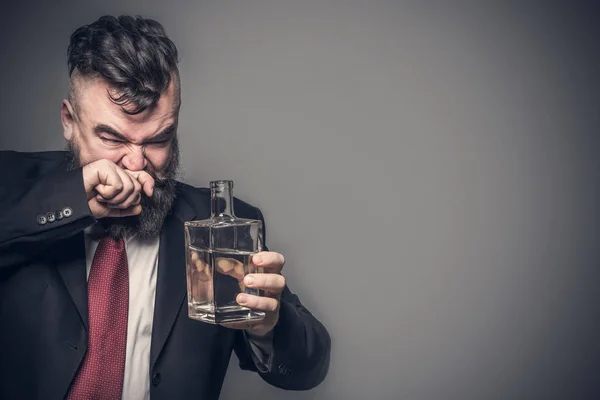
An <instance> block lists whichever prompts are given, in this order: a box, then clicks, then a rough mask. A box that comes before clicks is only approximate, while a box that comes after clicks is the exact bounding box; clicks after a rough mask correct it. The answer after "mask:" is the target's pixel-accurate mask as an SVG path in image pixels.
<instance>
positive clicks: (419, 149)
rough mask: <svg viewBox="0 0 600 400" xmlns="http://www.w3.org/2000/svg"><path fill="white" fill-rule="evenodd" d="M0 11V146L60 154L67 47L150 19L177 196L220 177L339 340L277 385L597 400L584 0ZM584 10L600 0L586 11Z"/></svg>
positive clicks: (591, 32)
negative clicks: (121, 17) (168, 107)
mask: <svg viewBox="0 0 600 400" xmlns="http://www.w3.org/2000/svg"><path fill="white" fill-rule="evenodd" d="M48 3H50V2H42V1H38V2H32V1H19V2H17V1H9V2H6V1H5V2H3V3H2V8H1V10H0V34H1V37H2V43H1V45H0V51H1V53H0V54H2V63H1V66H0V69H1V74H0V88H2V96H1V99H0V101H1V102H2V103H1V107H0V121H2V134H1V139H0V148H2V149H16V150H49V149H61V148H63V140H62V136H61V128H60V120H59V107H60V101H61V100H62V99H63V97H64V96H65V95H66V88H67V70H66V62H65V53H66V47H67V44H68V39H69V34H70V33H71V32H72V31H73V30H74V29H75V28H76V27H77V26H79V25H81V24H85V23H89V22H92V21H93V20H95V19H96V18H98V17H99V16H101V15H103V14H121V13H130V14H142V15H144V16H148V17H154V18H156V19H158V20H159V21H161V22H162V23H163V24H164V25H165V27H166V29H167V31H168V33H169V34H170V35H171V37H172V39H173V40H174V41H175V43H176V44H177V45H178V48H179V50H180V53H181V59H182V61H181V74H182V79H183V89H184V90H183V100H184V103H183V109H182V111H181V125H180V137H181V142H182V157H183V165H184V166H185V181H187V182H190V183H192V184H196V185H203V186H205V185H207V183H208V181H209V180H212V179H233V180H234V181H235V182H236V194H237V195H238V196H239V197H242V198H244V199H245V200H247V201H249V202H252V203H254V204H255V205H257V206H259V207H261V209H262V210H263V211H264V214H265V217H266V220H267V228H268V233H269V243H270V246H271V248H272V249H273V250H276V251H279V252H281V253H283V254H284V255H285V256H286V258H287V263H286V267H285V269H284V272H285V275H286V276H287V278H288V282H289V284H290V286H291V288H292V290H294V291H295V292H297V293H298V294H299V295H300V297H301V299H302V301H303V302H304V303H305V304H306V305H307V306H308V307H309V309H310V310H312V311H313V312H314V314H315V315H316V316H317V317H318V318H320V319H321V320H322V321H323V322H324V323H325V325H326V326H327V327H328V329H329V330H330V332H331V335H332V339H333V352H332V362H331V369H330V373H329V376H328V378H327V380H326V381H325V382H324V383H323V384H322V385H321V386H319V387H318V388H316V389H315V390H312V391H308V392H283V391H281V390H279V389H276V388H273V387H270V386H268V385H267V384H266V383H264V382H262V381H261V380H260V378H258V376H255V375H253V374H251V373H246V372H242V371H240V370H239V369H238V367H237V363H236V362H237V360H236V359H235V358H234V359H233V360H232V361H233V362H232V364H231V368H230V371H229V374H228V376H227V378H226V382H225V388H224V391H223V396H222V398H224V399H240V398H243V397H244V396H246V397H245V398H248V399H281V398H286V399H371V398H373V399H584V398H586V399H591V398H599V396H600V383H598V380H600V376H599V372H598V371H600V369H599V368H600V343H599V337H600V332H599V325H600V323H599V322H598V320H599V317H600V303H599V298H598V297H599V296H598V295H597V292H598V289H597V287H598V286H599V284H600V273H599V272H598V268H597V267H598V260H599V257H598V256H599V251H598V245H597V241H598V233H599V229H598V222H599V221H600V219H599V218H598V217H599V215H598V214H599V213H598V204H599V200H600V190H599V184H598V182H599V181H598V172H599V171H600V169H599V167H600V165H599V164H600V163H599V161H598V150H600V146H599V145H600V140H599V139H598V128H599V126H600V121H599V115H600V113H599V110H598V108H599V107H598V106H599V104H600V102H599V100H600V99H599V97H600V95H599V91H598V88H599V85H598V83H599V82H598V76H599V75H598V74H599V72H600V68H599V67H600V62H599V59H600V57H599V54H600V53H599V51H598V49H599V48H598V38H599V36H598V34H599V33H600V32H599V29H598V28H596V27H595V26H594V25H597V24H598V17H599V16H600V14H599V13H598V12H597V9H596V8H595V7H593V6H591V5H590V6H583V5H582V4H584V3H581V2H571V4H569V3H567V2H565V3H564V4H565V5H564V6H557V5H556V3H553V5H551V6H550V5H548V4H547V3H545V2H540V3H539V4H538V5H525V4H523V3H521V4H519V3H516V2H515V3H513V4H512V5H511V4H509V3H507V2H496V4H495V5H494V4H492V3H486V4H485V5H484V4H483V3H481V2H460V3H459V2H453V3H452V4H451V2H441V1H440V2H435V3H434V2H421V3H418V2H390V1H363V2H351V1H302V2H300V1H295V2H288V1H235V2H232V1H187V2H184V1H170V2H164V1H129V2H127V4H125V2H123V1H116V0H109V1H93V2H80V1H77V2H76V1H70V2H65V1H62V2H60V1H59V2H51V3H52V4H48ZM590 4H592V3H590Z"/></svg>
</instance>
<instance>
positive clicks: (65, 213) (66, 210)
mask: <svg viewBox="0 0 600 400" xmlns="http://www.w3.org/2000/svg"><path fill="white" fill-rule="evenodd" d="M62 213H63V216H64V217H65V218H69V217H70V216H71V215H73V210H71V207H65V208H63V210H62Z"/></svg>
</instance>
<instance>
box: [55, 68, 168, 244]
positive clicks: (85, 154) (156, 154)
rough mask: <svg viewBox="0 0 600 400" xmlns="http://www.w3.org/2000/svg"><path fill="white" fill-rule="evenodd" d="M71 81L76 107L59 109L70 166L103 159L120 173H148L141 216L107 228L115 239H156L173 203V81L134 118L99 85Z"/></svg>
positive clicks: (112, 222) (99, 82)
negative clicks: (151, 182)
mask: <svg viewBox="0 0 600 400" xmlns="http://www.w3.org/2000/svg"><path fill="white" fill-rule="evenodd" d="M75 79H77V81H76V82H75V85H76V90H75V96H74V98H75V99H76V100H75V101H74V103H75V104H71V103H70V102H69V101H67V100H65V101H63V104H62V108H61V119H62V123H63V135H64V137H65V139H66V140H67V142H68V149H69V151H70V153H71V156H72V158H73V164H74V165H73V166H84V165H86V164H89V163H91V162H94V161H97V160H100V159H107V160H110V161H112V162H114V163H115V164H117V165H118V166H119V167H121V168H123V169H127V170H130V171H141V170H144V171H146V172H148V173H149V174H150V175H151V176H152V177H153V178H154V179H155V188H154V194H153V196H152V198H146V197H145V196H143V197H142V203H141V204H142V214H140V215H139V216H136V217H128V218H116V219H114V220H113V219H109V220H108V222H109V223H108V225H109V226H110V228H111V230H112V231H113V232H112V234H114V236H120V235H122V234H123V233H125V232H129V233H138V234H141V235H142V236H148V235H154V234H158V232H160V228H161V226H162V222H163V220H164V217H165V216H166V214H167V213H168V211H169V209H170V207H171V204H172V202H173V199H174V191H175V180H174V179H175V176H176V173H177V167H178V159H179V153H178V149H177V138H176V130H177V121H178V104H179V93H178V90H177V86H176V85H175V83H174V81H175V79H172V80H171V83H170V85H169V87H168V88H167V90H166V91H165V92H164V93H163V94H162V95H161V97H160V99H159V100H158V102H157V103H156V105H155V106H154V107H152V108H148V109H146V110H144V111H143V112H142V113H140V114H137V115H128V114H127V113H125V112H124V111H123V109H122V107H121V106H120V105H118V104H115V103H114V102H113V101H111V99H110V97H109V93H110V94H111V95H112V96H113V97H117V96H118V95H119V93H118V92H115V91H114V89H112V88H111V87H110V86H109V85H108V84H107V83H106V82H105V81H104V80H102V79H100V78H95V79H94V78H92V79H87V80H85V79H84V78H81V77H78V78H75ZM125 107H127V108H128V107H129V106H125Z"/></svg>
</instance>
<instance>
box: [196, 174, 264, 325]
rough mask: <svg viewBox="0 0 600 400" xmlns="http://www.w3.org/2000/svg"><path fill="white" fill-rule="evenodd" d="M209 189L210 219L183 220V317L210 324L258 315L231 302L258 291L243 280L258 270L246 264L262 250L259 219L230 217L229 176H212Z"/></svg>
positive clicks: (256, 293)
mask: <svg viewBox="0 0 600 400" xmlns="http://www.w3.org/2000/svg"><path fill="white" fill-rule="evenodd" d="M210 192H211V193H210V195H211V215H210V218H209V219H207V220H201V221H188V222H186V223H185V242H186V264H187V265H186V273H187V292H188V316H189V317H190V318H192V319H196V320H199V321H204V322H208V323H211V324H220V323H223V322H239V321H248V320H255V319H262V318H264V317H265V313H264V312H262V311H256V310H251V309H249V308H247V307H244V306H241V305H239V304H238V303H237V302H236V296H237V295H238V294H239V293H247V294H253V295H259V296H261V295H263V293H262V290H258V289H254V288H247V287H245V286H244V283H243V279H244V276H246V275H247V274H250V273H262V272H264V271H263V268H261V267H257V266H255V265H254V264H253V263H252V256H253V255H254V254H255V253H257V252H259V251H261V249H262V222H261V221H260V220H252V219H243V218H237V217H236V216H235V214H234V210H233V182H232V181H212V182H210Z"/></svg>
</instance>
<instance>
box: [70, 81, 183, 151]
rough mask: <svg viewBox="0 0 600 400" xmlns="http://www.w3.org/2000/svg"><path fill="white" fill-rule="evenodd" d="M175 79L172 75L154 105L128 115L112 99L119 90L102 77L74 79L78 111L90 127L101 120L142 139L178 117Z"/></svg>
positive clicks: (135, 139) (121, 131) (134, 137)
mask: <svg viewBox="0 0 600 400" xmlns="http://www.w3.org/2000/svg"><path fill="white" fill-rule="evenodd" d="M174 81H175V79H171V82H170V83H169V87H168V88H167V89H166V90H165V91H164V93H162V94H161V96H160V98H159V100H158V102H157V103H156V105H155V106H154V107H152V108H147V109H146V110H144V111H143V112H141V113H139V114H136V115H129V114H127V113H126V112H124V111H123V108H122V107H121V106H120V105H119V104H115V103H114V101H112V100H111V98H110V96H111V95H112V96H113V97H114V98H117V97H118V96H119V94H120V93H119V92H118V91H117V90H115V89H114V88H112V87H111V86H110V85H108V83H107V82H106V81H105V80H104V79H102V78H92V79H85V80H84V79H79V80H78V82H76V83H74V84H75V92H76V97H77V106H78V114H79V116H80V119H81V120H82V122H83V123H84V124H85V125H86V126H88V127H89V128H92V129H93V127H94V126H97V125H99V124H104V125H108V126H110V127H111V128H113V129H115V130H116V131H117V132H119V133H121V134H122V135H125V136H127V137H128V138H130V139H131V140H132V141H137V140H138V139H139V140H142V139H144V138H146V137H150V136H152V135H154V134H155V133H157V132H158V131H160V130H161V129H163V128H165V127H167V126H169V125H171V124H173V123H175V122H176V121H177V114H178V104H179V99H178V93H177V88H176V85H175V83H174ZM125 107H126V108H129V107H131V106H125Z"/></svg>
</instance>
